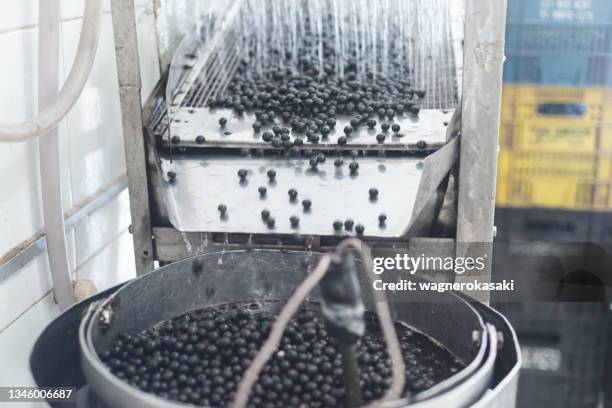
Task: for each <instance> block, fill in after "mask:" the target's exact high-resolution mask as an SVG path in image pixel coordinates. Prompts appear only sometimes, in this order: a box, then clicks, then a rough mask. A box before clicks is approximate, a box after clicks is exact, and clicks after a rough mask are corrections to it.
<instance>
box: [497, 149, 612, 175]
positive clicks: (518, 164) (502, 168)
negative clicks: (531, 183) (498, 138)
mask: <svg viewBox="0 0 612 408" xmlns="http://www.w3.org/2000/svg"><path fill="white" fill-rule="evenodd" d="M498 163H499V164H498V175H499V176H500V177H512V176H518V177H531V176H534V177H539V176H553V177H574V178H578V179H585V180H602V181H608V180H611V178H612V157H610V156H608V155H603V154H599V155H598V154H589V153H582V154H580V153H571V152H568V153H558V152H543V151H523V150H508V149H506V150H501V151H500V154H499V160H498Z"/></svg>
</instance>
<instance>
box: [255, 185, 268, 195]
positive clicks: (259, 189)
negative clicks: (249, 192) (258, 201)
mask: <svg viewBox="0 0 612 408" xmlns="http://www.w3.org/2000/svg"><path fill="white" fill-rule="evenodd" d="M257 191H259V195H260V196H261V197H265V196H266V193H267V192H268V189H267V188H265V187H264V186H261V187H259V188H258V189H257Z"/></svg>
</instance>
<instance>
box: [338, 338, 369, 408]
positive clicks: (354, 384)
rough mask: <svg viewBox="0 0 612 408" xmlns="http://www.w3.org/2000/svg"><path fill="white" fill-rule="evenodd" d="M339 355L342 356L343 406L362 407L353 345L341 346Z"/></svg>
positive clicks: (347, 407) (350, 407) (357, 367)
mask: <svg viewBox="0 0 612 408" xmlns="http://www.w3.org/2000/svg"><path fill="white" fill-rule="evenodd" d="M340 354H341V356H342V382H343V384H344V389H345V390H346V394H345V397H344V406H345V407H346V408H355V407H359V406H361V405H363V398H362V395H361V386H360V384H359V366H358V365H357V352H356V350H355V345H345V344H341V345H340Z"/></svg>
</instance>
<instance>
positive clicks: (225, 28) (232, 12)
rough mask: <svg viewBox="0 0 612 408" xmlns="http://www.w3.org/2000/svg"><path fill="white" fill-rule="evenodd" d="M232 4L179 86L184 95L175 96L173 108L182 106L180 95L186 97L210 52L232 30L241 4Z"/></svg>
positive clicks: (238, 2)
mask: <svg viewBox="0 0 612 408" xmlns="http://www.w3.org/2000/svg"><path fill="white" fill-rule="evenodd" d="M232 3H233V4H232V5H230V7H229V8H228V9H229V11H228V12H227V14H226V21H225V22H224V23H223V24H222V27H221V29H220V31H219V32H218V33H217V34H216V35H214V36H213V37H212V38H211V39H210V42H208V43H207V44H206V45H205V46H204V50H203V51H202V54H201V55H200V58H199V59H198V62H197V63H196V65H195V66H194V67H193V69H192V70H191V72H190V75H189V77H188V78H187V79H186V80H185V82H184V83H183V84H181V88H182V89H183V90H184V91H185V93H182V94H178V95H177V98H176V99H175V100H174V101H173V104H174V105H175V106H181V105H182V104H183V100H184V99H185V96H182V95H186V91H188V90H189V89H191V87H192V86H193V84H194V83H195V81H196V80H197V79H198V77H199V76H200V73H201V71H202V68H204V66H205V65H206V63H207V62H208V59H209V57H210V55H211V54H212V52H213V51H214V50H215V49H216V48H217V46H218V45H219V44H222V43H223V41H224V40H225V36H226V35H227V33H228V32H229V31H231V29H232V28H233V24H232V23H233V22H234V19H235V18H236V16H237V15H238V11H239V10H240V7H239V6H240V3H241V2H240V1H235V0H234V1H233V2H232Z"/></svg>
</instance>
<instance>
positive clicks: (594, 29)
mask: <svg viewBox="0 0 612 408" xmlns="http://www.w3.org/2000/svg"><path fill="white" fill-rule="evenodd" d="M611 3H612V1H611ZM528 51H544V52H584V53H601V52H603V53H610V52H612V23H598V24H547V23H512V22H508V24H507V26H506V52H508V53H512V52H528Z"/></svg>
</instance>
